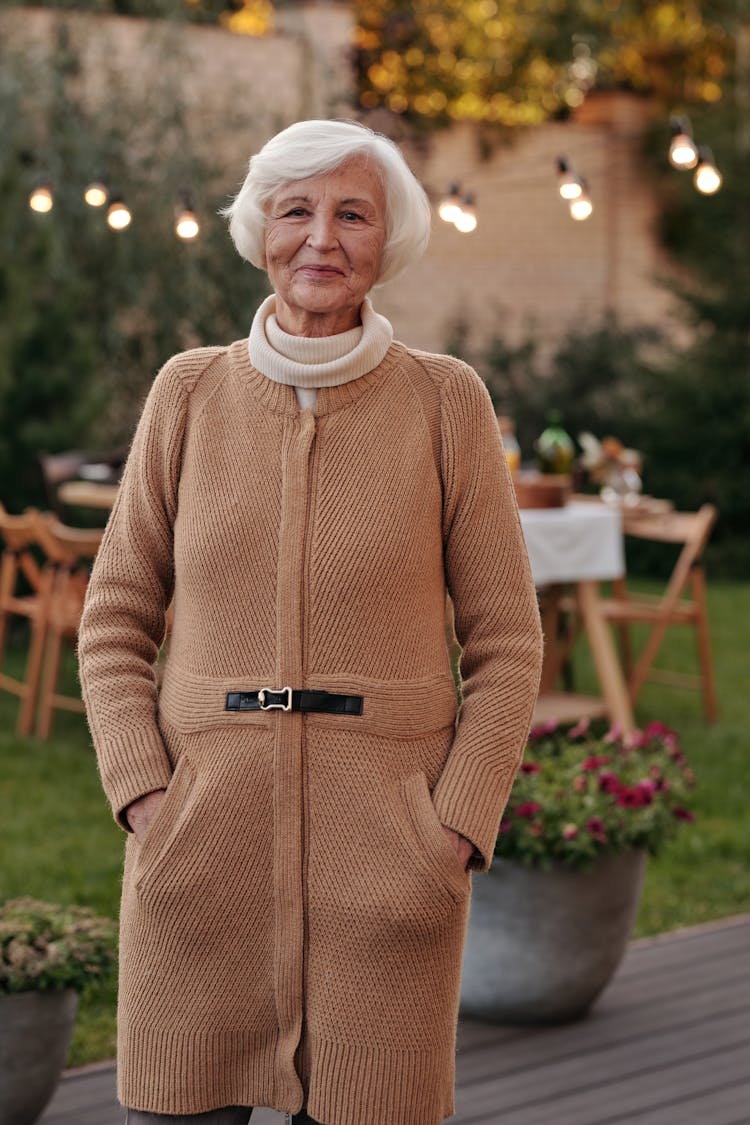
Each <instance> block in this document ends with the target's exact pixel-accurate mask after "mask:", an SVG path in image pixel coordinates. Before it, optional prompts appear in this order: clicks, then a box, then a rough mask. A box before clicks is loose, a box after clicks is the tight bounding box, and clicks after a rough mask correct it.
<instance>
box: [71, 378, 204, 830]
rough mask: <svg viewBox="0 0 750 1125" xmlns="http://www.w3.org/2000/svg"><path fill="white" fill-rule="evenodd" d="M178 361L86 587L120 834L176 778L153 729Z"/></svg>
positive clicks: (159, 392)
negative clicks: (134, 805)
mask: <svg viewBox="0 0 750 1125" xmlns="http://www.w3.org/2000/svg"><path fill="white" fill-rule="evenodd" d="M180 359H181V357H178V356H177V357H173V359H171V360H169V361H168V362H167V363H166V364H165V365H164V367H162V369H161V371H160V372H159V374H158V375H157V377H156V379H155V380H154V382H153V384H152V386H151V390H150V392H149V394H148V397H147V399H146V403H145V406H144V409H143V413H142V414H141V418H140V421H139V423H138V427H137V429H136V432H135V436H134V438H133V442H132V445H131V447H130V452H129V455H128V459H127V463H126V465H125V470H124V473H123V477H122V482H121V485H120V489H119V491H118V495H117V500H116V503H115V505H114V507H113V509H112V512H111V514H110V518H109V521H108V523H107V527H106V529H105V532H104V536H103V539H102V542H101V545H100V547H99V551H98V553H97V556H96V560H95V562H94V567H93V570H92V574H91V579H90V581H89V585H88V590H87V594H86V601H85V604H84V609H83V616H82V620H81V626H80V631H79V640H78V661H79V674H80V679H81V688H82V693H83V698H84V702H85V704H86V711H87V716H88V722H89V727H90V730H91V735H92V738H93V741H94V747H95V750H96V754H97V760H98V764H99V772H100V774H101V779H102V785H103V787H104V790H105V793H106V795H107V797H108V799H109V801H110V804H111V805H112V811H113V813H114V816H115V819H116V820H117V822H118V824H120V825H121V827H122V828H124V829H125V830H126V831H131V829H130V826H129V824H128V822H127V820H126V818H125V815H124V813H125V809H126V807H127V806H128V805H129V804H130V803H131V802H132V801H135V800H136V799H137V798H139V797H142V796H144V795H145V794H146V793H149V792H150V791H151V790H153V789H160V788H165V787H166V785H167V782H168V781H169V779H170V777H171V775H172V767H171V765H170V762H169V758H168V757H167V754H166V751H165V748H164V744H163V742H162V738H161V735H160V732H159V727H158V724H157V720H156V696H157V689H156V680H155V673H154V666H155V662H156V658H157V656H158V653H159V649H160V647H161V644H162V641H163V639H164V633H165V611H166V607H167V606H168V605H169V602H170V600H171V596H172V585H173V577H174V564H173V537H172V526H173V523H174V518H175V514H176V511H177V489H178V483H179V466H180V454H181V449H182V439H183V434H184V427H185V419H186V410H187V393H186V389H185V385H184V372H183V371H182V366H183V365H181V363H180Z"/></svg>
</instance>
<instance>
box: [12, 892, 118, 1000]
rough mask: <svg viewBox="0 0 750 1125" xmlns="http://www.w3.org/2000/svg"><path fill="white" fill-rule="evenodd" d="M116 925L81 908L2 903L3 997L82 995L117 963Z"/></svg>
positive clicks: (27, 901)
mask: <svg viewBox="0 0 750 1125" xmlns="http://www.w3.org/2000/svg"><path fill="white" fill-rule="evenodd" d="M114 950H115V923H114V922H113V921H112V920H111V919H109V918H101V917H99V916H98V915H97V914H95V913H94V912H93V910H89V909H87V908H86V907H82V906H53V905H52V904H51V903H48V902H38V901H37V900H36V899H33V898H16V899H8V900H7V901H6V902H4V903H2V904H0V996H2V995H3V994H5V993H9V992H30V991H36V992H39V991H54V990H57V989H63V988H76V989H78V990H79V991H80V990H81V989H82V988H83V987H84V985H86V984H87V983H88V982H89V981H90V980H91V979H92V977H101V976H104V974H105V973H107V972H108V971H109V970H110V969H111V968H112V965H113V963H114Z"/></svg>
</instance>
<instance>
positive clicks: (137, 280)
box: [0, 23, 266, 511]
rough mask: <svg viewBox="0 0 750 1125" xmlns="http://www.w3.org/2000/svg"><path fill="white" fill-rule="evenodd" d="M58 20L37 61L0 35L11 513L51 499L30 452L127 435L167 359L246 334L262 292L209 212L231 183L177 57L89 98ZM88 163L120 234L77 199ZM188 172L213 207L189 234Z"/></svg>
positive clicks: (1, 273) (3, 407) (111, 79)
mask: <svg viewBox="0 0 750 1125" xmlns="http://www.w3.org/2000/svg"><path fill="white" fill-rule="evenodd" d="M57 34H58V39H57V43H56V45H55V49H54V50H52V51H51V53H50V55H49V65H48V66H47V67H45V68H40V67H38V66H36V67H33V66H32V62H31V60H30V59H28V58H26V57H24V55H22V54H19V53H17V52H13V51H12V50H11V48H10V47H9V46H8V44H7V43H3V44H2V45H0V130H1V131H2V137H3V144H2V146H1V147H0V193H2V198H3V207H2V209H0V419H1V420H2V425H0V479H1V480H2V481H3V497H2V499H3V502H4V504H5V505H6V507H8V508H10V509H11V510H14V511H18V510H21V509H22V508H23V506H24V505H26V504H30V503H44V502H45V497H44V494H43V492H42V481H41V475H40V472H39V469H38V463H37V457H38V455H39V454H40V453H42V452H49V453H54V452H58V451H60V450H62V449H71V448H85V449H94V450H96V449H111V448H113V447H116V446H118V445H120V444H122V443H127V441H128V439H129V437H130V434H131V432H132V427H133V425H134V422H135V419H136V417H137V414H138V411H139V408H140V405H141V402H142V399H143V397H144V396H145V392H146V389H147V387H148V386H149V385H150V382H151V380H152V379H153V376H154V374H155V373H156V371H157V370H158V368H159V367H160V366H161V364H162V363H163V362H164V361H165V360H166V359H167V358H168V357H169V356H170V355H172V354H174V353H175V352H177V351H180V350H183V349H184V348H188V347H194V346H199V345H204V344H217V343H226V342H228V341H230V340H233V339H237V338H239V337H240V336H242V335H245V334H246V333H247V331H248V328H249V324H250V320H251V319H252V310H253V309H254V308H255V306H256V305H257V300H258V297H259V296H260V294H261V293H265V291H266V280H265V274H262V273H260V272H259V271H256V270H254V269H253V268H252V267H251V266H249V265H248V264H247V263H246V262H243V261H242V259H241V258H240V257H239V256H238V255H237V253H236V251H235V249H234V246H233V245H232V242H231V240H230V238H229V235H228V232H227V229H226V224H225V222H224V221H223V220H220V219H218V218H217V217H216V216H215V212H216V211H217V209H218V208H219V207H220V206H222V205H224V204H225V203H226V202H227V201H228V198H229V193H230V191H233V190H235V187H236V185H234V184H226V183H224V184H223V185H222V183H221V178H220V176H219V177H218V178H217V170H216V169H214V168H212V167H210V166H209V164H208V163H207V162H206V159H205V157H202V156H200V155H199V154H198V153H197V152H196V151H195V150H194V147H193V145H192V143H191V138H190V134H189V130H188V128H187V123H186V120H185V113H184V109H183V105H182V100H181V95H180V60H179V58H176V57H175V56H174V54H173V53H171V54H170V55H169V58H165V60H164V65H163V66H161V67H159V68H157V71H156V72H157V73H158V74H159V75H160V78H159V81H160V82H161V83H162V88H161V89H155V88H154V87H153V86H151V87H150V88H149V89H148V90H139V89H138V88H135V85H134V84H131V85H125V84H124V82H123V80H122V76H119V75H118V74H117V73H116V72H115V71H114V70H113V72H112V74H111V75H107V76H106V81H104V82H103V84H102V85H103V88H104V89H106V91H107V93H106V100H105V102H104V103H103V104H101V105H99V106H97V109H96V111H93V110H90V109H86V108H85V107H84V104H83V100H82V98H81V96H80V91H79V84H78V78H79V60H78V58H77V56H76V53H75V50H74V49H73V47H72V46H71V44H70V42H69V40H68V37H67V34H66V30H65V25H64V23H62V24H61V25H60V26H59V28H58V32H57ZM152 49H153V50H156V51H158V50H160V49H161V48H160V47H159V44H158V41H157V40H156V39H154V40H153V43H152ZM40 177H41V178H44V179H46V178H51V180H52V181H53V183H54V208H53V210H52V211H51V212H49V213H48V214H46V215H45V214H37V213H34V212H33V211H31V210H30V208H29V205H28V198H29V193H30V191H31V190H32V189H33V187H34V186H35V184H36V183H38V181H39V179H40ZM96 177H103V178H104V179H105V180H106V181H107V183H108V184H109V185H111V189H112V194H121V195H122V196H123V197H124V198H125V199H126V200H127V202H128V206H129V207H130V209H131V211H132V213H133V221H132V224H131V226H130V227H129V228H128V230H127V232H124V233H123V232H116V231H113V230H111V229H110V228H109V226H108V225H107V223H106V220H105V215H104V214H103V211H104V210H106V208H104V209H95V208H91V207H89V206H88V205H87V204H86V203H85V202H84V199H83V190H84V188H85V187H86V185H87V184H88V183H89V182H90V181H91V180H92V179H93V178H96ZM187 186H189V188H190V190H191V193H192V196H193V199H194V202H195V206H196V207H197V208H198V209H199V210H200V211H201V212H202V213H203V214H204V215H208V216H209V221H208V222H206V223H204V230H203V231H202V233H201V235H200V237H199V238H198V239H196V240H195V242H194V243H189V242H184V241H182V240H181V239H179V238H177V237H176V235H175V232H174V215H175V205H176V202H177V199H178V196H179V193H180V191H181V190H184V189H185V188H186V187H187ZM211 213H213V214H214V219H213V221H211V219H210V215H211Z"/></svg>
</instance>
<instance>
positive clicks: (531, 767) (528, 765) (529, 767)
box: [521, 762, 542, 773]
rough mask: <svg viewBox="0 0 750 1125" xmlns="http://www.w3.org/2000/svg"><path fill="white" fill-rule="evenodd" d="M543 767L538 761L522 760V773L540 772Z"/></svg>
mask: <svg viewBox="0 0 750 1125" xmlns="http://www.w3.org/2000/svg"><path fill="white" fill-rule="evenodd" d="M541 768H542V767H541V766H540V765H539V764H538V762H521V773H539V771H540V770H541Z"/></svg>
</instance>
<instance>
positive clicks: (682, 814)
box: [672, 805, 695, 820]
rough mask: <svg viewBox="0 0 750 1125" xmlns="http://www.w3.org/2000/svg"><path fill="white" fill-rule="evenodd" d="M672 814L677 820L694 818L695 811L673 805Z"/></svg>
mask: <svg viewBox="0 0 750 1125" xmlns="http://www.w3.org/2000/svg"><path fill="white" fill-rule="evenodd" d="M672 816H674V817H677V819H678V820H695V813H691V811H690V809H685V808H683V807H682V805H675V807H674V808H673V809H672Z"/></svg>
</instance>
